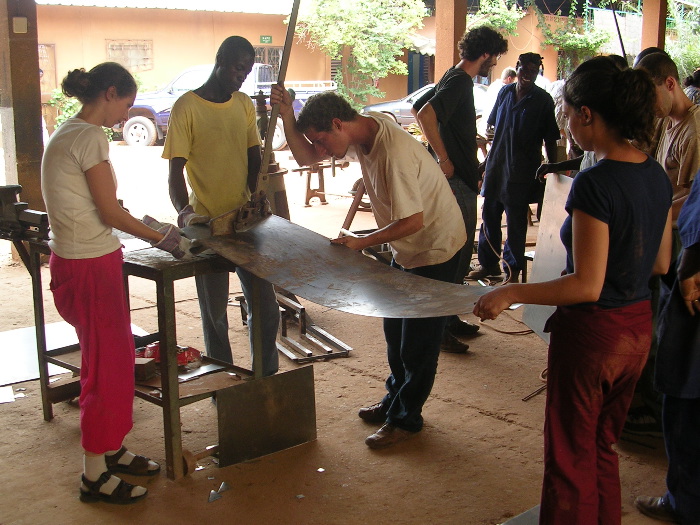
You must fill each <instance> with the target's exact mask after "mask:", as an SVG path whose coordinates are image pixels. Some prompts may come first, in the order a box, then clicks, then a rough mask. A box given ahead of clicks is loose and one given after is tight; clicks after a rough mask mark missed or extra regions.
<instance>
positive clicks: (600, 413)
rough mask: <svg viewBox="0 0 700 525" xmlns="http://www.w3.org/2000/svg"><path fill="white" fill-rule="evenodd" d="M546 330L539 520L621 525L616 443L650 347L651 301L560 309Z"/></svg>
mask: <svg viewBox="0 0 700 525" xmlns="http://www.w3.org/2000/svg"><path fill="white" fill-rule="evenodd" d="M545 331H549V332H550V333H551V335H550V343H549V358H548V363H547V400H546V404H545V423H544V481H543V485H542V504H541V507H540V524H541V525H620V521H621V519H622V516H621V512H622V510H621V509H622V504H621V496H620V474H619V468H618V458H617V453H616V452H615V451H614V450H613V448H612V445H613V444H614V443H616V442H617V441H618V439H619V438H620V434H621V433H622V427H623V425H624V422H625V418H626V416H627V410H628V408H629V405H630V403H631V401H632V396H633V395H634V387H635V384H636V383H637V380H638V379H639V375H640V374H641V372H642V368H643V367H644V363H645V362H646V358H647V354H648V352H649V346H650V344H651V306H650V301H642V302H639V303H634V304H632V305H629V306H625V307H622V308H615V309H602V308H599V307H596V306H588V307H568V308H567V307H559V308H557V310H556V312H555V313H554V314H553V315H552V317H550V319H549V320H548V321H547V324H546V325H545Z"/></svg>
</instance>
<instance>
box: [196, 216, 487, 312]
mask: <svg viewBox="0 0 700 525" xmlns="http://www.w3.org/2000/svg"><path fill="white" fill-rule="evenodd" d="M185 233H186V235H187V236H188V237H190V238H192V239H199V240H200V241H201V242H202V244H203V245H204V246H206V247H208V248H211V249H212V250H214V251H215V252H216V253H218V254H219V255H221V256H223V257H225V258H226V259H228V260H230V261H232V262H233V263H235V264H236V265H238V266H241V267H242V268H245V269H246V270H248V271H250V272H251V273H253V274H255V275H257V276H259V277H261V278H263V279H265V280H267V281H270V282H271V283H273V284H275V285H276V286H279V287H281V288H283V289H285V290H287V291H289V292H291V293H293V294H295V295H298V296H300V297H303V298H304V299H308V300H309V301H311V302H314V303H316V304H320V305H323V306H327V307H329V308H334V309H336V310H341V311H343V312H349V313H353V314H358V315H367V316H372V317H399V318H400V317H436V316H444V315H452V314H461V313H467V312H471V311H472V308H473V307H474V303H475V302H476V300H477V298H478V297H479V296H481V295H483V294H484V293H486V292H487V291H489V290H490V288H488V287H483V286H476V285H474V286H464V285H458V284H450V283H445V282H440V281H435V280H432V279H427V278H425V277H419V276H417V275H413V274H409V273H406V272H402V271H400V270H397V269H395V268H391V267H389V266H387V265H385V264H383V263H380V262H377V261H375V260H373V259H370V258H369V257H366V256H364V255H362V254H361V253H359V252H356V251H354V250H351V249H349V248H347V247H345V246H339V245H334V244H331V243H330V242H329V240H328V239H327V238H326V237H323V236H321V235H319V234H317V233H315V232H313V231H311V230H308V229H306V228H304V227H302V226H299V225H298V224H293V223H291V222H289V221H288V220H286V219H283V218H281V217H278V216H276V215H273V216H271V217H268V218H266V219H264V220H263V221H262V222H260V223H259V224H257V225H256V226H254V227H253V228H251V229H250V230H248V231H246V232H237V233H236V234H235V235H221V236H216V237H209V238H207V236H208V230H207V229H206V228H202V227H199V228H197V227H190V228H186V229H185Z"/></svg>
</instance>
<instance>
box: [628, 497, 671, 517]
mask: <svg viewBox="0 0 700 525" xmlns="http://www.w3.org/2000/svg"><path fill="white" fill-rule="evenodd" d="M634 506H635V507H637V510H639V512H641V513H642V514H644V515H645V516H649V517H650V518H654V519H655V520H660V521H666V522H668V523H680V520H679V518H678V516H677V515H676V513H675V512H674V510H673V508H672V507H671V504H670V503H669V502H668V500H667V499H666V498H665V497H660V498H659V497H653V496H639V497H638V498H637V499H635V500H634Z"/></svg>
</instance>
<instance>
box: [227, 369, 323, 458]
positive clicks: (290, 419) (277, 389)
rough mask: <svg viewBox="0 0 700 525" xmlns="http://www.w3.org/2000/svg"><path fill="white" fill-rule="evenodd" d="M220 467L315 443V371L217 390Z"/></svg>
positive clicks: (286, 373)
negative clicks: (311, 442)
mask: <svg viewBox="0 0 700 525" xmlns="http://www.w3.org/2000/svg"><path fill="white" fill-rule="evenodd" d="M216 408H217V412H218V416H219V466H220V467H226V466H228V465H233V464H235V463H240V462H241V461H246V460H250V459H254V458H257V457H260V456H264V455H266V454H271V453H273V452H277V451H279V450H284V449H285V448H289V447H294V446H296V445H301V444H302V443H307V442H309V441H314V440H315V439H316V398H315V394H314V368H313V366H302V367H300V368H296V369H294V370H288V371H286V372H281V373H279V374H275V375H273V376H269V377H263V378H261V379H256V380H255V381H243V382H241V383H238V384H237V385H235V386H231V387H229V388H225V389H223V390H218V391H217V393H216Z"/></svg>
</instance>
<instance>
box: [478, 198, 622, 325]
mask: <svg viewBox="0 0 700 525" xmlns="http://www.w3.org/2000/svg"><path fill="white" fill-rule="evenodd" d="M608 236H609V230H608V225H607V224H605V223H604V222H602V221H599V220H598V219H595V218H593V217H592V216H590V215H588V214H587V213H584V212H582V211H580V210H576V209H575V210H574V214H573V239H574V240H573V257H574V269H575V270H574V273H571V274H567V275H564V276H562V277H560V278H558V279H554V280H551V281H545V282H541V283H528V284H509V285H506V286H502V287H499V288H497V289H496V290H494V291H493V292H490V293H488V294H486V295H484V296H483V297H481V298H480V299H479V300H478V301H477V303H476V306H474V314H475V315H477V316H478V317H479V318H481V319H495V318H496V317H497V316H498V314H500V313H501V312H502V311H503V310H505V309H506V308H508V307H509V306H510V305H511V304H514V303H526V304H545V305H552V306H559V305H567V304H577V303H586V302H594V301H597V300H598V298H599V297H600V292H601V291H602V289H603V282H604V281H605V269H606V267H607V261H608V250H609V247H610V245H609V238H608Z"/></svg>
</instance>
